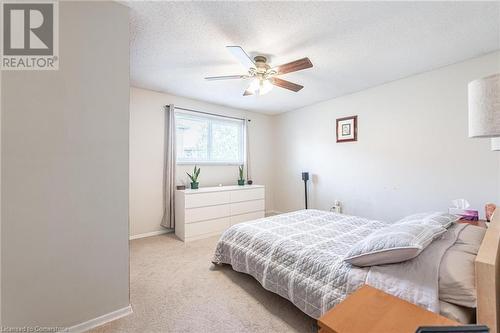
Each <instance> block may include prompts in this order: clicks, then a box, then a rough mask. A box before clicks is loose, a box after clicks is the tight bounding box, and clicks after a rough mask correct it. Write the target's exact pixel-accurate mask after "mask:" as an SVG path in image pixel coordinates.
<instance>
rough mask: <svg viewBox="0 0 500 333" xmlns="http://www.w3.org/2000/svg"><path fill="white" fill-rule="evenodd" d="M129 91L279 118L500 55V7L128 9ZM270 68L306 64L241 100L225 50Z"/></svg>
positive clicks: (134, 5)
mask: <svg viewBox="0 0 500 333" xmlns="http://www.w3.org/2000/svg"><path fill="white" fill-rule="evenodd" d="M129 7H130V8H131V9H130V15H131V21H130V29H131V40H130V46H131V51H130V52H131V54H130V56H131V79H132V85H134V86H136V87H142V88H147V89H153V90H158V91H163V92H167V93H171V94H175V95H179V96H184V97H190V98H194V99H199V100H203V101H207V102H212V103H217V104H221V105H226V106H231V107H235V108H241V109H248V110H254V111H259V112H265V113H279V112H284V111H289V110H293V109H297V108H300V107H302V106H305V105H310V104H313V103H316V102H320V101H324V100H327V99H330V98H334V97H337V96H341V95H345V94H348V93H352V92H356V91H360V90H363V89H366V88H368V87H372V86H376V85H379V84H382V83H384V82H388V81H392V80H396V79H399V78H403V77H406V76H409V75H413V74H416V73H421V72H424V71H428V70H432V69H434V68H438V67H442V66H445V65H449V64H452V63H456V62H459V61H462V60H465V59H468V58H472V57H475V56H479V55H482V54H485V53H488V52H492V51H494V50H497V49H500V2H130V3H129ZM226 45H240V46H242V47H243V48H244V49H245V50H246V51H247V52H248V53H249V54H250V55H251V56H255V55H258V54H263V55H266V56H268V58H269V59H270V62H271V64H272V65H279V64H282V63H286V62H289V61H292V60H296V59H299V58H302V57H306V56H307V57H309V58H310V59H311V61H312V63H313V64H314V67H313V68H311V69H307V70H304V71H301V72H296V73H290V74H285V75H283V76H281V77H282V78H284V79H287V80H290V81H292V82H296V83H298V84H301V85H304V86H305V88H304V89H302V90H301V91H300V92H298V93H294V92H290V91H288V90H283V89H281V88H277V87H275V88H274V89H273V91H271V92H270V93H269V94H267V95H264V96H249V97H243V96H242V93H243V91H244V90H245V88H246V86H247V85H248V82H245V81H238V80H229V81H211V82H207V81H205V80H204V79H203V78H204V77H205V76H215V75H230V74H245V73H246V71H245V68H243V67H242V66H241V65H239V63H238V62H237V61H236V59H234V58H233V57H232V55H231V54H230V53H229V52H228V51H227V50H226V49H225V46H226Z"/></svg>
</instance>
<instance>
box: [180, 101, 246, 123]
mask: <svg viewBox="0 0 500 333" xmlns="http://www.w3.org/2000/svg"><path fill="white" fill-rule="evenodd" d="M174 109H178V110H183V111H189V112H196V113H202V114H208V115H210V116H216V117H223V118H230V119H237V120H248V121H252V120H250V119H245V118H238V117H231V116H224V115H220V114H216V113H210V112H205V111H198V110H193V109H186V108H180V107H178V106H175V105H174Z"/></svg>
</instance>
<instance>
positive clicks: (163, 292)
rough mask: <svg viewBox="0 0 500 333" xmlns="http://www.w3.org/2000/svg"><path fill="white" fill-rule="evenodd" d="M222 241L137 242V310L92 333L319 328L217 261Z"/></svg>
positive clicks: (168, 238) (164, 238) (133, 289)
mask: <svg viewBox="0 0 500 333" xmlns="http://www.w3.org/2000/svg"><path fill="white" fill-rule="evenodd" d="M217 239H218V237H213V238H209V239H205V240H200V241H195V242H191V243H183V242H181V241H179V240H178V239H177V238H175V236H174V235H173V234H167V235H161V236H155V237H148V238H143V239H138V240H134V241H131V242H130V244H131V245H130V299H131V303H132V308H133V310H134V313H133V314H131V315H129V316H127V317H124V318H122V319H118V320H116V321H114V322H111V323H108V324H106V325H103V326H101V327H99V328H97V329H94V330H93V331H92V332H231V333H233V332H306V333H309V332H316V330H317V328H316V326H315V320H313V319H312V318H310V317H308V316H307V315H305V314H304V313H303V312H301V311H300V310H299V309H297V308H296V307H295V306H294V305H293V304H292V303H290V302H289V301H287V300H285V299H284V298H281V297H280V296H278V295H275V294H273V293H271V292H268V291H266V290H265V289H264V288H262V286H261V285H260V284H259V283H258V282H257V281H256V280H255V279H254V278H252V277H251V276H249V275H246V274H242V273H238V272H235V271H233V270H232V269H231V267H230V266H227V265H225V266H222V267H215V266H214V265H212V263H211V262H210V260H211V258H212V254H213V251H214V248H215V243H216V242H217Z"/></svg>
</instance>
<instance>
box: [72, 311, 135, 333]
mask: <svg viewBox="0 0 500 333" xmlns="http://www.w3.org/2000/svg"><path fill="white" fill-rule="evenodd" d="M132 313H133V311H132V306H131V305H130V304H129V305H128V306H126V307H124V308H122V309H118V310H116V311H113V312H110V313H107V314H105V315H102V316H100V317H97V318H93V319H90V320H87V321H85V322H83V323H80V324H78V325H75V326H71V327H68V328H67V329H66V330H64V331H63V332H71V333H81V332H86V331H88V330H91V329H93V328H95V327H97V326H101V325H104V324H106V323H109V322H110V321H113V320H116V319H119V318H122V317H125V316H128V315H129V314H132Z"/></svg>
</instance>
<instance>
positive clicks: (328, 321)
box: [318, 285, 460, 333]
mask: <svg viewBox="0 0 500 333" xmlns="http://www.w3.org/2000/svg"><path fill="white" fill-rule="evenodd" d="M318 325H319V333H381V332H384V333H415V332H416V330H417V328H418V327H419V326H441V325H442V326H455V325H460V323H457V322H455V321H453V320H450V319H448V318H445V317H443V316H440V315H438V314H436V313H433V312H430V311H427V310H425V309H423V308H421V307H418V306H416V305H414V304H412V303H409V302H406V301H403V300H402V299H400V298H397V297H394V296H392V295H389V294H386V293H384V292H382V291H381V290H378V289H376V288H373V287H370V286H368V285H364V286H362V287H361V288H359V289H358V290H357V291H355V292H354V293H352V294H351V295H350V296H348V297H347V298H346V299H345V300H344V301H343V302H341V303H340V304H338V305H337V306H335V307H334V308H333V309H331V310H330V311H328V312H327V313H325V314H324V315H323V316H322V317H321V318H319V320H318Z"/></svg>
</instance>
